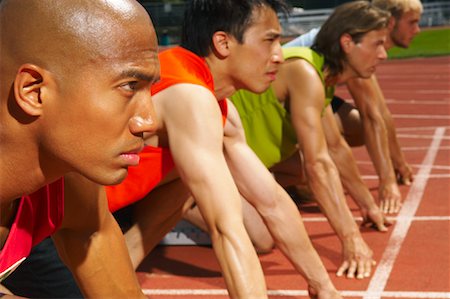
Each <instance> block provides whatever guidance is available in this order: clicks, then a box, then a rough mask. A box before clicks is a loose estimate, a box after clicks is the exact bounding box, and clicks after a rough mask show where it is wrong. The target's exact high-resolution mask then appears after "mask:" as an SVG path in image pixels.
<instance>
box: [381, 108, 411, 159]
mask: <svg viewBox="0 0 450 299" xmlns="http://www.w3.org/2000/svg"><path fill="white" fill-rule="evenodd" d="M383 119H384V123H385V125H386V129H387V136H388V143H389V152H390V154H391V156H390V157H391V159H392V163H393V165H394V167H395V168H398V167H400V166H402V165H403V164H406V162H405V156H404V155H403V152H402V150H401V147H400V143H399V141H398V139H397V134H396V132H395V125H394V120H393V119H392V115H391V113H390V112H389V111H385V112H384V113H383Z"/></svg>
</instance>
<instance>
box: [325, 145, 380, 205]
mask: <svg viewBox="0 0 450 299" xmlns="http://www.w3.org/2000/svg"><path fill="white" fill-rule="evenodd" d="M329 152H330V155H331V158H332V159H333V161H334V163H335V164H336V167H337V169H339V176H340V179H341V182H342V185H343V186H344V188H345V189H346V190H347V191H348V193H349V194H350V196H351V197H352V198H353V199H354V200H355V202H356V203H357V204H358V206H359V207H360V208H362V209H365V210H370V209H374V208H375V207H376V203H375V201H374V199H373V197H372V194H371V193H370V191H369V189H368V188H367V186H366V185H365V184H364V182H363V180H362V178H361V174H360V172H359V170H358V167H357V165H356V161H355V158H354V156H353V154H352V151H351V149H350V147H349V146H348V145H347V143H345V141H342V142H341V143H340V145H339V146H334V147H330V149H329Z"/></svg>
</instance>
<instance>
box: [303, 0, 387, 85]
mask: <svg viewBox="0 0 450 299" xmlns="http://www.w3.org/2000/svg"><path fill="white" fill-rule="evenodd" d="M389 18H390V13H389V12H387V11H384V10H381V9H379V8H377V7H375V6H374V5H372V4H371V3H370V2H368V1H363V0H362V1H353V2H348V3H345V4H342V5H339V6H338V7H337V8H336V9H335V11H334V12H333V13H332V14H331V15H330V17H329V18H328V19H327V20H326V21H325V23H324V24H323V25H322V27H321V28H320V31H319V33H318V34H317V36H316V38H315V41H314V44H313V45H312V46H311V48H312V49H313V50H314V51H316V52H318V53H320V54H322V55H323V56H324V59H325V66H326V67H327V68H328V70H329V73H330V76H336V75H338V74H339V73H341V72H342V71H343V69H344V62H345V61H346V60H347V58H346V55H345V53H344V51H343V50H342V48H341V44H340V38H341V36H342V35H344V34H349V35H350V36H351V37H352V39H353V41H354V42H355V43H358V42H359V41H360V40H361V39H362V37H363V36H364V35H365V34H366V33H368V32H369V31H373V30H380V29H383V28H386V27H387V25H388V23H389Z"/></svg>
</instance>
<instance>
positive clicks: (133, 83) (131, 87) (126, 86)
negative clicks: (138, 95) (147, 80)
mask: <svg viewBox="0 0 450 299" xmlns="http://www.w3.org/2000/svg"><path fill="white" fill-rule="evenodd" d="M137 85H138V81H130V82H126V83H124V84H122V85H121V88H123V89H124V90H126V91H130V92H133V91H135V90H136V89H137Z"/></svg>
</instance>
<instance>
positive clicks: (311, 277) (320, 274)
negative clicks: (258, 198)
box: [260, 184, 335, 290]
mask: <svg viewBox="0 0 450 299" xmlns="http://www.w3.org/2000/svg"><path fill="white" fill-rule="evenodd" d="M276 194H277V198H279V199H278V200H276V205H274V206H271V207H269V209H267V210H263V209H260V213H261V215H262V216H263V219H264V222H265V223H266V225H267V227H268V229H269V231H270V233H271V235H272V237H273V239H274V241H275V243H276V245H277V247H278V248H279V249H280V250H281V251H282V252H283V254H284V255H285V256H287V257H288V258H289V260H290V261H291V262H292V263H293V265H294V267H295V269H296V270H297V271H299V272H300V273H301V274H302V275H303V276H304V277H305V279H306V280H307V281H308V284H309V285H310V286H311V287H313V288H314V289H315V290H334V289H335V288H334V286H333V284H332V282H331V280H330V278H329V275H328V273H327V271H326V269H325V267H324V266H323V263H322V261H321V259H320V257H319V255H318V254H317V252H316V250H315V249H314V247H313V246H312V243H311V241H310V239H309V236H308V233H307V231H306V229H305V226H304V223H303V221H302V218H301V216H300V214H299V212H298V208H297V206H296V205H295V204H294V202H293V201H292V200H291V198H289V195H288V194H287V193H286V191H284V189H283V188H282V187H281V186H279V185H278V184H277V187H276ZM293 236H295V237H293Z"/></svg>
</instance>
